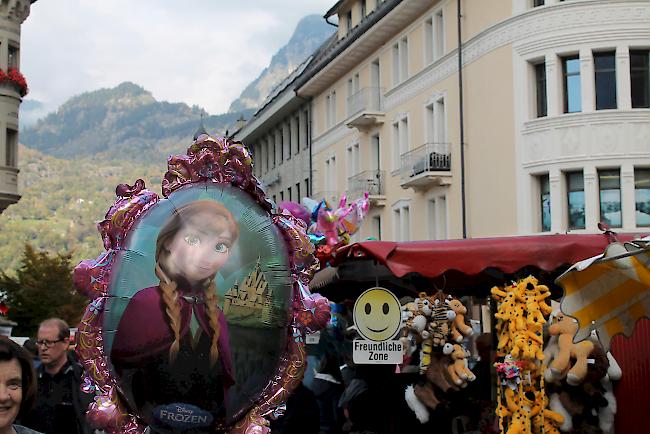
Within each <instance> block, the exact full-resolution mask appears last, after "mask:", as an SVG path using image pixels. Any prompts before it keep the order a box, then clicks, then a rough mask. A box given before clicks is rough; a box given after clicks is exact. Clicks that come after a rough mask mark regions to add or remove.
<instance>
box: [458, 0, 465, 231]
mask: <svg viewBox="0 0 650 434" xmlns="http://www.w3.org/2000/svg"><path fill="white" fill-rule="evenodd" d="M460 2H461V0H458V3H457V5H458V9H457V14H456V15H457V16H456V18H457V23H458V101H459V104H458V110H459V115H460V125H459V127H460V201H461V210H462V220H463V238H467V209H466V206H465V126H464V122H463V121H464V119H463V42H462V38H461V30H462V28H461V18H462V14H461V10H460Z"/></svg>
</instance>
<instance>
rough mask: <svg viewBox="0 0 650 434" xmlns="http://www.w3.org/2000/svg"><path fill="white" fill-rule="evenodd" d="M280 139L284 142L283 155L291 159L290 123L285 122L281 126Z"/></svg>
mask: <svg viewBox="0 0 650 434" xmlns="http://www.w3.org/2000/svg"><path fill="white" fill-rule="evenodd" d="M282 141H283V142H284V146H285V150H284V155H285V157H286V159H287V160H290V159H291V124H290V123H289V124H286V123H285V125H284V126H283V127H282Z"/></svg>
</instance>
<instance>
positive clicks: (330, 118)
mask: <svg viewBox="0 0 650 434" xmlns="http://www.w3.org/2000/svg"><path fill="white" fill-rule="evenodd" d="M335 123H336V91H335V90H333V91H332V92H330V94H329V95H327V96H326V97H325V124H326V125H325V126H326V127H327V128H330V127H332V126H334V124H335Z"/></svg>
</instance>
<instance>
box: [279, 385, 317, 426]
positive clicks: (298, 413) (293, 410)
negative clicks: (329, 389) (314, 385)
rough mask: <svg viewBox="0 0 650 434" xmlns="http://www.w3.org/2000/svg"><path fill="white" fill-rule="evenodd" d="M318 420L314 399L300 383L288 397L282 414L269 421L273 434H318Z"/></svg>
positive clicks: (310, 392)
mask: <svg viewBox="0 0 650 434" xmlns="http://www.w3.org/2000/svg"><path fill="white" fill-rule="evenodd" d="M319 420H320V417H319V410H318V403H317V402H316V397H315V396H314V393H313V392H312V391H311V390H309V389H308V388H307V387H305V385H304V384H302V382H301V383H300V384H298V387H296V390H294V391H293V393H292V394H291V396H289V399H288V400H287V408H286V410H285V412H284V414H283V415H282V416H280V417H279V418H277V419H276V420H272V421H271V432H272V433H273V434H318V430H319Z"/></svg>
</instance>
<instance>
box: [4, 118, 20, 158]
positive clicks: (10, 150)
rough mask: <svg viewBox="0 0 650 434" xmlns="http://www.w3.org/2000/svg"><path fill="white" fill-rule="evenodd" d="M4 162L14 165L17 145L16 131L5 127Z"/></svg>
mask: <svg viewBox="0 0 650 434" xmlns="http://www.w3.org/2000/svg"><path fill="white" fill-rule="evenodd" d="M6 146H7V147H6V155H5V164H6V166H8V167H16V166H17V165H18V162H17V161H16V160H17V158H16V151H17V149H16V148H17V146H18V131H16V130H12V129H11V128H7V145H6Z"/></svg>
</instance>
